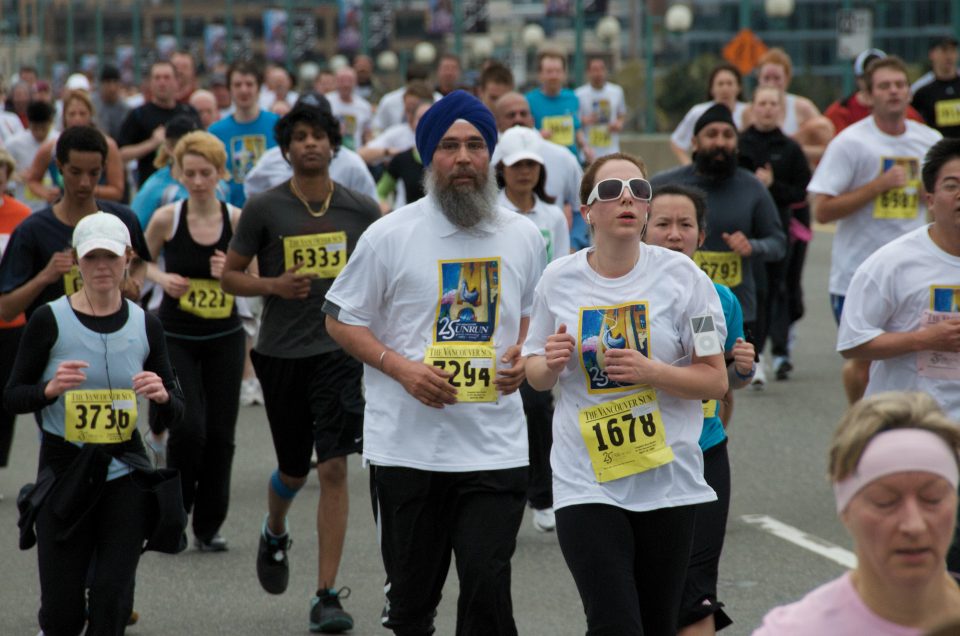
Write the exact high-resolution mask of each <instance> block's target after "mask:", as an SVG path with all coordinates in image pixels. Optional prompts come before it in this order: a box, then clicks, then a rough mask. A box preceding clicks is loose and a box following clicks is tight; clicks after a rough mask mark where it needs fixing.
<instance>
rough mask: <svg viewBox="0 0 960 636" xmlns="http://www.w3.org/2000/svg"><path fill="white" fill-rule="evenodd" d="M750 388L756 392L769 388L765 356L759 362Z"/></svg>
mask: <svg viewBox="0 0 960 636" xmlns="http://www.w3.org/2000/svg"><path fill="white" fill-rule="evenodd" d="M750 388H751V389H753V390H754V391H763V390H764V389H765V388H767V372H766V371H765V370H764V368H763V356H760V359H759V360H758V361H757V371H756V373H754V374H753V380H751V381H750Z"/></svg>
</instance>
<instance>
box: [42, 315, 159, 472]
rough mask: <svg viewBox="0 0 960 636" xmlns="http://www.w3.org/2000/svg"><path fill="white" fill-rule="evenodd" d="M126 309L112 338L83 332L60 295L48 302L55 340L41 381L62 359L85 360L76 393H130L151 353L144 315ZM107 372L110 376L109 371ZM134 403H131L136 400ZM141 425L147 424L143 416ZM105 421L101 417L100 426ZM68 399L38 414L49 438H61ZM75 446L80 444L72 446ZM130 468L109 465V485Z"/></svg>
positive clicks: (91, 331)
mask: <svg viewBox="0 0 960 636" xmlns="http://www.w3.org/2000/svg"><path fill="white" fill-rule="evenodd" d="M123 302H125V303H126V304H127V310H128V314H129V315H128V318H127V322H126V323H124V325H123V327H121V328H120V329H118V330H117V331H114V332H112V333H98V332H96V331H93V330H92V329H90V328H88V327H86V326H85V325H84V324H83V323H82V322H80V319H79V318H77V315H76V314H75V313H74V311H73V308H72V307H70V300H69V297H67V296H61V297H60V298H58V299H57V300H54V301H53V302H51V303H50V309H51V310H53V317H54V319H55V320H56V321H57V341H56V342H55V343H54V345H53V348H52V349H50V359H49V360H48V361H47V366H46V368H44V370H43V375H42V376H41V377H44V378H52V377H53V376H54V374H55V373H56V370H57V367H58V366H60V363H61V362H64V361H66V360H83V361H84V362H87V363H88V364H89V365H90V366H89V367H87V368H86V369H84V370H83V372H84V373H85V374H86V376H87V378H86V380H84V381H83V383H82V384H81V385H80V386H79V387H77V388H76V389H74V390H76V391H83V390H97V389H110V388H112V389H114V390H117V389H128V390H131V391H132V390H133V376H134V375H136V374H137V373H140V372H141V371H143V363H144V362H145V361H146V359H147V355H149V353H150V347H149V345H148V344H147V327H146V320H145V319H144V314H143V310H142V309H141V308H140V307H139V306H137V305H136V304H134V303H132V302H130V301H129V300H126V299H124V301H123ZM108 369H109V377H108V373H107V370H108ZM134 399H135V398H134ZM143 416H144V417H143V418H140V419H142V421H146V419H145V416H146V413H144V414H143ZM105 420H106V418H104V421H105ZM65 421H66V394H65V393H64V394H62V395H60V396H59V397H58V398H57V401H56V402H54V403H53V404H51V405H50V406H47V407H44V409H43V410H42V411H40V425H41V427H42V428H43V430H45V431H47V432H48V433H52V434H54V435H57V436H58V437H65ZM73 443H74V444H76V445H77V446H83V444H82V443H79V442H73ZM131 471H132V469H131V468H130V467H129V466H127V465H126V464H124V463H122V462H120V461H119V460H117V459H113V460H111V461H110V466H109V468H108V469H107V480H108V481H109V480H111V479H116V478H117V477H121V476H123V475H126V474H127V473H129V472H131Z"/></svg>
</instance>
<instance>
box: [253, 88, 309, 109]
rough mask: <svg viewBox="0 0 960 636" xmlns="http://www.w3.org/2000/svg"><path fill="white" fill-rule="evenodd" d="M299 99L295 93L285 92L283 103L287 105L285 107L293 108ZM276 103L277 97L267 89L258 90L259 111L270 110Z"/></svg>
mask: <svg viewBox="0 0 960 636" xmlns="http://www.w3.org/2000/svg"><path fill="white" fill-rule="evenodd" d="M298 99H300V94H299V93H297V92H296V91H287V94H286V95H285V96H284V98H283V101H285V102H286V103H287V106H289V107H290V108H293V106H294V104H296V103H297V100H298ZM276 101H277V95H276V93H274V92H273V91H272V90H270V89H269V88H261V89H260V100H259V105H260V110H270V109H271V108H273V105H274V103H276Z"/></svg>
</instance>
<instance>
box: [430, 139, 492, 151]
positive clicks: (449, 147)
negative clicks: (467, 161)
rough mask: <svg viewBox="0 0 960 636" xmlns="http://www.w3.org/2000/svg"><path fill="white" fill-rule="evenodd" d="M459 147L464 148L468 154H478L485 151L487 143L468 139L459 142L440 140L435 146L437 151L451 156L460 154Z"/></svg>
mask: <svg viewBox="0 0 960 636" xmlns="http://www.w3.org/2000/svg"><path fill="white" fill-rule="evenodd" d="M461 146H466V148H467V152H469V153H470V154H478V153H481V152H483V151H485V150H486V149H487V142H485V141H484V140H482V139H468V140H466V141H459V140H457V139H441V140H440V143H438V144H437V150H439V151H440V152H446V153H451V154H452V153H455V152H460V147H461Z"/></svg>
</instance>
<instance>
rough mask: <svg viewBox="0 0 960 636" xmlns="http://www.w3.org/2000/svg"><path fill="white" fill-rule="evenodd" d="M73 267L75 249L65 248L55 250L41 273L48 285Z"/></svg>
mask: <svg viewBox="0 0 960 636" xmlns="http://www.w3.org/2000/svg"><path fill="white" fill-rule="evenodd" d="M71 267H73V250H70V249H65V250H60V251H59V252H54V253H53V256H51V257H50V260H49V261H47V265H46V267H44V268H43V271H41V272H40V273H41V274H42V275H43V280H45V281H46V283H47V284H48V285H52V284H54V283H55V282H57V280H58V279H59V278H60V277H61V276H63V275H64V274H66V273H67V272H69V271H70V268H71Z"/></svg>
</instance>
